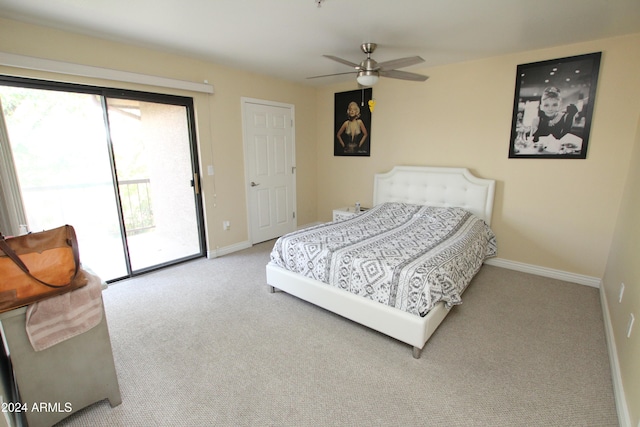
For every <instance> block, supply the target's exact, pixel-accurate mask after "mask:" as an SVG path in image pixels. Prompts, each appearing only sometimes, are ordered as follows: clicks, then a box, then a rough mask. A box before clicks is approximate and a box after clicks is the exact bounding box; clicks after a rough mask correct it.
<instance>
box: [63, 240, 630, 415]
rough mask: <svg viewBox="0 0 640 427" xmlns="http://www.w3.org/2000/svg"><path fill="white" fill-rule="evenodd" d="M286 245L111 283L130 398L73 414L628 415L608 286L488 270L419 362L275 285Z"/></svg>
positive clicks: (115, 339)
mask: <svg viewBox="0 0 640 427" xmlns="http://www.w3.org/2000/svg"><path fill="white" fill-rule="evenodd" d="M272 246H273V242H266V243H262V244H259V245H256V246H254V247H253V248H250V249H247V250H244V251H241V252H237V253H234V254H231V255H227V256H224V257H221V258H217V259H213V260H206V259H201V260H197V261H192V262H189V263H185V264H182V265H179V266H176V267H172V268H169V269H165V270H162V271H158V272H154V273H150V274H147V275H144V276H142V277H138V278H134V279H129V280H126V281H122V282H119V283H117V284H114V285H112V286H110V288H109V289H108V290H106V291H105V292H104V300H105V309H106V313H107V318H108V322H109V328H110V333H111V340H112V345H113V352H114V358H115V363H116V368H117V371H118V378H119V383H120V390H121V393H122V399H123V403H122V404H121V405H120V406H118V407H116V408H111V407H110V406H109V404H108V403H107V401H102V402H99V403H96V404H94V405H92V406H90V407H88V408H86V409H85V410H83V411H81V412H79V413H77V414H74V415H72V416H71V417H69V418H67V419H66V420H65V421H63V422H62V423H61V424H60V425H64V426H91V427H94V426H145V427H146V426H179V425H180V426H408V425H421V426H616V425H618V421H617V417H616V409H615V403H614V398H613V386H612V382H611V373H610V367H609V361H608V354H607V349H606V343H605V336H604V325H603V319H602V313H601V309H600V303H599V295H598V290H597V289H594V288H589V287H585V286H581V285H576V284H571V283H566V282H561V281H558V280H553V279H547V278H542V277H537V276H533V275H529V274H524V273H519V272H514V271H510V270H505V269H501V268H498V267H492V266H484V267H483V268H482V269H481V271H480V273H479V274H478V276H476V278H475V279H474V281H473V282H472V283H471V284H470V286H469V288H468V289H467V291H466V292H465V294H464V296H463V300H464V303H463V304H462V305H460V306H457V307H455V308H454V309H453V310H452V312H451V313H450V314H449V316H448V317H447V318H446V319H445V321H444V323H443V324H442V325H441V326H440V328H439V329H438V330H437V331H436V333H435V334H434V335H433V336H432V338H431V340H430V341H429V342H428V343H427V345H426V346H425V348H424V350H423V352H422V357H421V358H420V359H417V360H416V359H414V358H413V357H412V355H411V347H410V346H408V345H406V344H403V343H400V342H398V341H396V340H394V339H391V338H389V337H386V336H384V335H382V334H379V333H377V332H374V331H371V330H369V329H367V328H364V327H362V326H360V325H357V324H355V323H353V322H351V321H348V320H345V319H343V318H341V317H339V316H336V315H334V314H332V313H329V312H327V311H325V310H322V309H320V308H318V307H315V306H313V305H311V304H308V303H306V302H304V301H301V300H299V299H297V298H294V297H292V296H290V295H288V294H285V293H283V292H277V293H275V294H270V293H268V292H267V289H266V286H265V271H264V266H265V265H266V263H267V262H268V260H269V252H270V250H271V247H272Z"/></svg>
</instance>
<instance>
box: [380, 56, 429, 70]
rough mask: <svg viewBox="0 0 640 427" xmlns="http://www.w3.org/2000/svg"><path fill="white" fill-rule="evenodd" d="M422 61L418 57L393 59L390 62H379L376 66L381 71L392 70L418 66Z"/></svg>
mask: <svg viewBox="0 0 640 427" xmlns="http://www.w3.org/2000/svg"><path fill="white" fill-rule="evenodd" d="M421 62H424V59H422V58H420V57H419V56H409V57H407V58H400V59H393V60H391V61H385V62H379V63H378V66H379V67H380V69H381V70H394V69H396V68H404V67H409V66H411V65H416V64H420V63H421Z"/></svg>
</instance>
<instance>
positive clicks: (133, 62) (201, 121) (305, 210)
mask: <svg viewBox="0 0 640 427" xmlns="http://www.w3.org/2000/svg"><path fill="white" fill-rule="evenodd" d="M0 51H2V52H7V53H13V54H20V55H25V56H34V57H39V58H46V59H53V60H57V61H65V62H71V63H78V64H84V65H92V66H98V67H105V68H112V69H117V70H122V71H130V72H136V73H142V74H148V75H154V76H161V77H168V78H174V79H180V80H188V81H193V82H199V83H201V82H203V81H204V80H208V82H209V83H210V84H212V85H213V87H214V91H215V93H214V94H213V95H208V94H200V93H192V92H186V91H180V90H174V89H166V88H159V87H151V86H142V85H135V84H123V83H119V82H110V81H99V80H95V79H88V78H80V77H72V76H64V75H53V74H50V73H42V72H35V71H28V70H21V69H12V68H8V67H1V66H0V73H4V74H10V75H19V76H25V77H36V78H38V77H41V78H45V79H50V80H60V81H71V82H77V83H86V84H95V85H103V86H108V87H118V88H123V89H136V90H145V91H150V92H158V93H169V94H175V95H184V96H192V97H193V98H194V104H195V108H196V126H197V134H198V135H197V137H198V143H199V151H200V153H199V155H200V164H201V166H203V167H202V168H201V170H202V171H203V177H202V189H203V198H204V205H205V206H204V207H205V211H206V222H207V245H208V248H209V250H210V251H213V252H214V253H215V251H216V249H221V250H222V251H224V248H228V247H232V246H234V245H242V244H246V243H247V241H248V239H249V236H248V228H247V207H246V195H245V182H244V177H245V176H244V157H243V141H242V114H241V102H240V100H241V98H242V97H249V98H255V99H263V100H269V101H275V102H281V103H286V104H292V105H294V108H295V114H296V133H295V139H296V163H297V169H296V173H297V206H298V209H297V218H298V223H299V224H305V223H311V222H314V221H315V220H316V212H317V205H316V203H317V201H316V197H315V191H316V179H317V178H316V141H315V137H316V132H315V123H316V121H315V119H316V105H315V93H316V92H315V90H314V89H312V88H309V87H305V86H302V85H296V84H292V83H289V82H286V81H283V80H278V79H274V78H270V77H266V76H262V75H258V74H253V73H248V72H245V71H240V70H235V69H230V68H226V67H221V66H218V65H216V64H212V63H208V62H204V61H199V60H196V59H193V58H187V57H183V56H179V55H172V54H167V53H162V52H157V51H152V50H149V49H142V48H138V47H133V46H127V45H123V44H118V43H113V42H109V41H104V40H98V39H94V38H90V37H85V36H79V35H74V34H70V33H66V32H63V31H57V30H52V29H47V28H43V27H39V26H33V25H27V24H23V23H19V22H16V21H11V20H3V19H0ZM207 165H213V166H214V169H215V175H214V176H207V175H206V170H207V168H206V166H207ZM224 220H229V221H231V229H230V230H229V231H224V230H223V228H222V222H223V221H224Z"/></svg>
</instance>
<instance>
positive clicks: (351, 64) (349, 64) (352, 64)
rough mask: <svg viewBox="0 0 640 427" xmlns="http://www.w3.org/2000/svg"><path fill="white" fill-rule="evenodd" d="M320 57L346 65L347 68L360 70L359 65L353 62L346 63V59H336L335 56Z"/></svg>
mask: <svg viewBox="0 0 640 427" xmlns="http://www.w3.org/2000/svg"><path fill="white" fill-rule="evenodd" d="M322 56H324V57H325V58H329V59H332V60H334V61H336V62H339V63H341V64H344V65H348V66H349V67H353V68H360V65H358V64H356V63H355V62H351V61H347V60H346V59H342V58H338V57H337V56H333V55H322Z"/></svg>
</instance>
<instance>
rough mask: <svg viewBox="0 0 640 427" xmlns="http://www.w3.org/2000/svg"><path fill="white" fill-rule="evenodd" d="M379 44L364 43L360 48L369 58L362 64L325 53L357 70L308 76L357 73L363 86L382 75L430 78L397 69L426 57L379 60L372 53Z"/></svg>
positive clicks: (358, 79) (372, 82)
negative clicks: (372, 56)
mask: <svg viewBox="0 0 640 427" xmlns="http://www.w3.org/2000/svg"><path fill="white" fill-rule="evenodd" d="M377 46H378V45H377V44H375V43H363V44H362V45H361V46H360V49H362V51H363V52H364V53H365V54H366V55H367V59H365V60H363V61H362V62H361V63H360V64H356V63H354V62H351V61H347V60H346V59H342V58H338V57H337V56H333V55H323V56H324V57H325V58H329V59H332V60H334V61H336V62H339V63H341V64H345V65H348V66H350V67H353V68H354V69H355V71H350V72H347V73H336V74H325V75H322V76H313V77H307V78H309V79H317V78H320V77H329V76H338V75H341V74H351V73H357V77H356V80H357V81H358V83H360V85H362V86H373V85H374V84H376V82H377V81H378V78H379V77H380V76H382V77H390V78H392V79H400V80H411V81H414V82H423V81H425V80H427V79H428V78H429V77H427V76H423V75H422V74H416V73H410V72H408V71H400V70H397V68H403V67H409V66H411V65H415V64H419V63H421V62H424V59H422V58H420V57H419V56H410V57H407V58H399V59H394V60H391V61H384V62H377V61H376V60H374V59H373V58H371V54H372V53H373V51H374V50H376V47H377Z"/></svg>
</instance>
